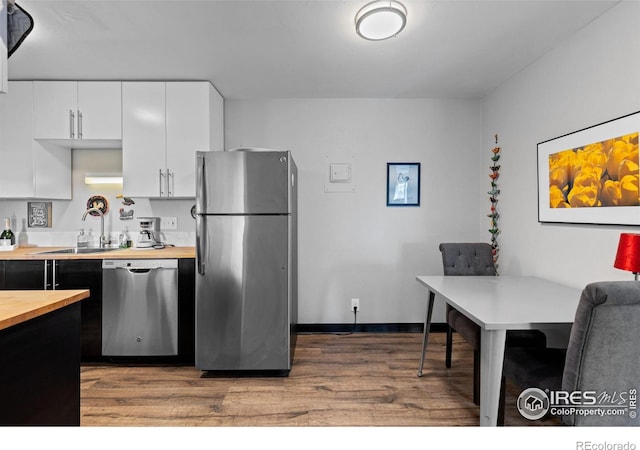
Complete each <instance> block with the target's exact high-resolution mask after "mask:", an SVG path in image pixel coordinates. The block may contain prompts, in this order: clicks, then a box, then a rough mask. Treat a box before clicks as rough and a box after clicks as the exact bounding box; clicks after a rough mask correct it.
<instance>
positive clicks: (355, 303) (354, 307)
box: [351, 298, 360, 312]
mask: <svg viewBox="0 0 640 450" xmlns="http://www.w3.org/2000/svg"><path fill="white" fill-rule="evenodd" d="M351 311H355V312H360V299H359V298H352V299H351Z"/></svg>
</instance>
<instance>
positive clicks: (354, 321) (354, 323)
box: [335, 308, 358, 336]
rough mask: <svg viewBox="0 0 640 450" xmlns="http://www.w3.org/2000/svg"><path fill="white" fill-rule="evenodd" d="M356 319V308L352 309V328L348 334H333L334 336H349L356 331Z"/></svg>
mask: <svg viewBox="0 0 640 450" xmlns="http://www.w3.org/2000/svg"><path fill="white" fill-rule="evenodd" d="M357 318H358V308H353V327H352V328H351V331H349V332H348V333H335V335H336V336H349V335H350V334H353V333H354V332H355V331H356V323H357Z"/></svg>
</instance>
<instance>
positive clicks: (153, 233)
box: [136, 217, 163, 248]
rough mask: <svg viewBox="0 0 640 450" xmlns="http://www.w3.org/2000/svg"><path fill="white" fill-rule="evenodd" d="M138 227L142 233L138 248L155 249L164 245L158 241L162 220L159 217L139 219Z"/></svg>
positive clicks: (137, 244)
mask: <svg viewBox="0 0 640 450" xmlns="http://www.w3.org/2000/svg"><path fill="white" fill-rule="evenodd" d="M138 225H139V226H140V231H139V234H138V240H137V241H136V248H154V247H157V246H161V245H163V244H162V242H160V241H158V236H159V235H160V218H159V217H139V218H138Z"/></svg>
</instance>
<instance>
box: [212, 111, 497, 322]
mask: <svg viewBox="0 0 640 450" xmlns="http://www.w3.org/2000/svg"><path fill="white" fill-rule="evenodd" d="M480 126H481V124H480V103H479V102H474V101H455V100H389V99H303V100H300V99H295V100H294V99H292V100H227V101H226V110H225V141H226V147H227V148H235V147H242V146H250V147H268V148H276V149H285V150H291V151H292V154H293V157H294V159H295V161H296V163H297V165H298V170H299V286H300V288H299V321H300V323H349V322H350V321H351V320H353V316H352V313H351V312H350V306H351V302H350V299H351V298H353V297H357V298H359V299H360V309H361V312H360V313H359V314H358V322H359V323H396V322H398V323H411V322H422V321H423V320H424V310H425V305H426V291H425V290H424V289H423V288H421V287H420V286H419V285H418V283H417V282H416V281H415V277H416V275H420V274H433V273H442V262H441V256H440V252H439V251H438V248H437V246H438V243H439V242H441V241H444V240H458V239H461V240H465V239H468V240H480V239H482V240H484V241H488V232H487V233H482V232H479V231H478V227H477V221H476V220H475V218H476V217H478V215H479V214H480V211H481V210H482V209H483V208H485V207H486V209H488V200H486V204H485V203H482V204H481V202H479V199H480V198H482V199H484V198H485V197H486V195H481V192H482V190H485V191H486V190H488V186H489V179H488V178H487V179H486V181H484V180H483V182H482V185H480V183H476V182H475V181H474V180H476V179H477V170H478V169H477V168H478V166H479V164H480V162H481V157H480V151H479V143H480V142H481V131H480ZM327 155H328V156H329V158H327ZM351 155H355V159H354V178H355V183H356V192H355V193H325V191H324V179H325V172H324V171H325V169H326V162H327V160H331V161H333V162H343V161H344V160H348V158H349V157H350V156H351ZM396 161H404V162H420V163H421V164H422V198H421V206H420V207H419V208H410V207H406V208H404V207H403V208H397V207H396V208H389V207H387V206H386V198H385V192H386V190H385V186H386V163H387V162H396ZM438 307H439V308H438V310H437V311H436V312H435V313H434V314H435V316H434V320H436V321H444V314H443V312H442V311H443V310H444V308H443V306H442V305H438Z"/></svg>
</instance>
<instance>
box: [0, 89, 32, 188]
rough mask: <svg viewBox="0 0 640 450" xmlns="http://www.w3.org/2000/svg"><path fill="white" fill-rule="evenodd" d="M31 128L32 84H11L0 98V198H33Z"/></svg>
mask: <svg viewBox="0 0 640 450" xmlns="http://www.w3.org/2000/svg"><path fill="white" fill-rule="evenodd" d="M32 126H33V83H32V82H31V81H12V82H11V83H9V90H8V93H7V94H2V95H0V136H1V138H0V161H2V163H1V164H0V198H16V197H17V198H21V197H31V196H32V195H33V192H34V167H33V151H32V147H31V142H32V140H33V130H32Z"/></svg>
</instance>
